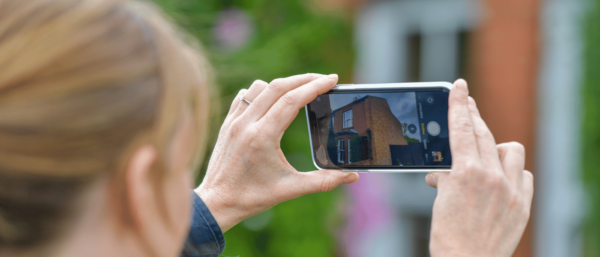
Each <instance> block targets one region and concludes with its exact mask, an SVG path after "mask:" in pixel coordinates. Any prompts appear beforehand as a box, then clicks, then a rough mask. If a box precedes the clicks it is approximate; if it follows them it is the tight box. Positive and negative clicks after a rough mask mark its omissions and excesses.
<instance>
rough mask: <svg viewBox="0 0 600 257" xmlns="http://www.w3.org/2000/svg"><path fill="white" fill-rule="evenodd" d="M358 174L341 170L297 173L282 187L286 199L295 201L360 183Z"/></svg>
mask: <svg viewBox="0 0 600 257" xmlns="http://www.w3.org/2000/svg"><path fill="white" fill-rule="evenodd" d="M358 179H359V176H358V173H354V172H351V173H349V172H343V171H341V170H317V171H312V172H296V173H295V175H294V176H291V177H290V179H288V180H286V181H285V182H284V183H283V184H282V185H281V186H282V187H283V188H285V190H282V191H285V192H287V195H286V198H288V199H293V198H296V197H299V196H303V195H306V194H313V193H319V192H328V191H331V190H333V189H334V188H336V187H338V186H341V185H344V184H352V183H354V182H356V181H358Z"/></svg>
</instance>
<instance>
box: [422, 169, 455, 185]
mask: <svg viewBox="0 0 600 257" xmlns="http://www.w3.org/2000/svg"><path fill="white" fill-rule="evenodd" d="M449 175H450V173H448V172H430V173H429V174H427V176H426V177H425V182H427V185H429V186H430V187H433V188H438V186H439V185H440V184H442V183H444V182H443V181H444V180H445V179H446V177H448V176H449Z"/></svg>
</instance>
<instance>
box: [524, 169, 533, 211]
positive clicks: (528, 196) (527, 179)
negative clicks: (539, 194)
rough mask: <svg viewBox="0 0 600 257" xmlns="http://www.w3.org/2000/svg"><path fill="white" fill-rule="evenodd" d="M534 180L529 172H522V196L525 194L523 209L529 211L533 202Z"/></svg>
mask: <svg viewBox="0 0 600 257" xmlns="http://www.w3.org/2000/svg"><path fill="white" fill-rule="evenodd" d="M534 187H535V184H534V178H533V174H531V172H529V171H527V170H525V171H523V194H525V204H526V206H525V208H527V210H530V211H531V202H532V201H533V195H534Z"/></svg>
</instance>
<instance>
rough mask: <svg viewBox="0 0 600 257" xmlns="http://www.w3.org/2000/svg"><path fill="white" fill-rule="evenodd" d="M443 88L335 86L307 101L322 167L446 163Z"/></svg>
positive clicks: (445, 94) (316, 155) (315, 151)
mask: <svg viewBox="0 0 600 257" xmlns="http://www.w3.org/2000/svg"><path fill="white" fill-rule="evenodd" d="M448 95H449V92H448V91H447V90H423V91H396V92H376V91H375V92H368V91H361V92H357V91H350V92H334V93H327V94H323V95H320V96H319V97H318V98H317V99H315V100H314V101H313V102H312V103H310V104H309V105H308V106H307V114H308V119H309V126H310V131H311V140H312V147H313V155H314V156H313V158H314V160H315V164H316V165H318V166H319V167H321V168H325V169H326V168H346V169H351V168H356V169H377V168H382V169H386V168H394V169H397V168H399V169H402V168H406V169H411V168H427V167H439V166H444V167H449V166H450V165H451V163H452V156H451V154H450V142H449V134H448Z"/></svg>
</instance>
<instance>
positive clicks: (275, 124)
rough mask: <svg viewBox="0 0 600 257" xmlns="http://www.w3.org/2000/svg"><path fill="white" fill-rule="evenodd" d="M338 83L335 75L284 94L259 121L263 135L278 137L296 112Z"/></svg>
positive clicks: (294, 116)
mask: <svg viewBox="0 0 600 257" xmlns="http://www.w3.org/2000/svg"><path fill="white" fill-rule="evenodd" d="M337 81H338V76H337V75H329V76H326V77H321V78H319V79H317V80H313V81H311V82H310V83H308V84H306V85H304V86H301V87H299V88H296V89H294V90H292V91H290V92H288V93H286V94H285V95H284V96H283V97H281V99H279V100H278V101H277V103H275V104H274V105H273V107H272V108H271V109H270V110H269V111H268V112H267V114H265V115H264V117H263V118H262V119H261V120H260V122H261V123H262V124H261V127H262V128H265V134H266V135H270V136H274V137H280V136H281V135H283V132H284V131H285V130H286V129H287V128H288V126H289V125H290V124H291V123H292V121H293V120H294V119H295V118H296V116H297V115H298V111H300V109H302V107H304V106H305V105H307V104H308V103H310V102H312V101H313V100H315V99H316V98H317V96H318V95H320V94H324V93H326V92H327V91H329V90H330V89H331V88H333V87H334V86H335V85H336V83H337Z"/></svg>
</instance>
